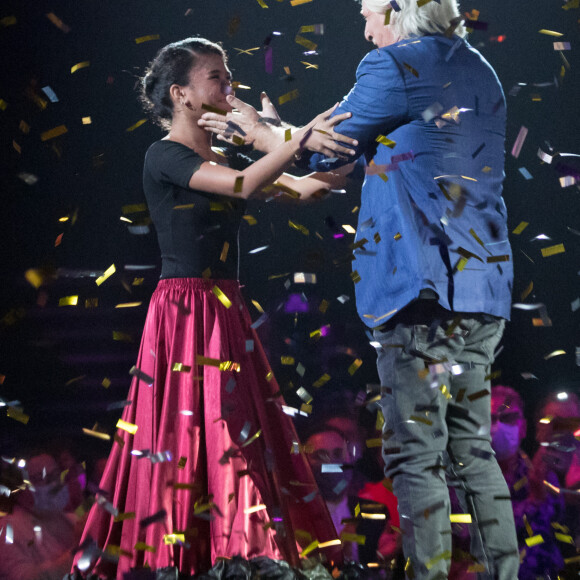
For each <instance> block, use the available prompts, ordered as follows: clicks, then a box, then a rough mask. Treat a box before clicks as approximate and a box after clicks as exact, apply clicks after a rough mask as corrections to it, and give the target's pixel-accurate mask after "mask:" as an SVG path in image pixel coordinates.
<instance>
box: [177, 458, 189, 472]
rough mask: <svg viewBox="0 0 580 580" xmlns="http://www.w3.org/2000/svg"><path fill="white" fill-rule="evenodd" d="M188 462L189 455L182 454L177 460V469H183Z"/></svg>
mask: <svg viewBox="0 0 580 580" xmlns="http://www.w3.org/2000/svg"><path fill="white" fill-rule="evenodd" d="M186 463H187V457H184V456H181V457H180V458H179V461H178V462H177V469H183V468H184V467H185V464H186Z"/></svg>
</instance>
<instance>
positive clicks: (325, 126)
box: [304, 103, 358, 159]
mask: <svg viewBox="0 0 580 580" xmlns="http://www.w3.org/2000/svg"><path fill="white" fill-rule="evenodd" d="M336 107H338V103H336V105H334V106H333V107H330V109H328V110H326V111H324V112H323V113H320V115H317V116H316V117H314V119H312V121H310V123H308V125H307V128H310V129H312V133H311V134H310V136H309V137H308V139H307V140H306V141H305V143H304V148H305V149H308V150H309V151H314V152H315V153H322V155H324V156H326V157H338V158H340V159H346V158H347V157H349V156H352V155H355V153H356V151H354V149H351V148H350V147H356V146H357V145H358V142H357V141H356V139H351V138H350V137H346V136H345V135H341V134H340V133H337V132H336V131H335V130H334V128H335V127H336V126H337V125H339V124H340V123H342V121H344V120H345V119H348V118H350V117H351V116H352V113H341V114H340V115H335V116H334V117H331V115H332V113H334V111H335V110H336ZM338 141H340V142H342V143H345V144H346V145H347V146H346V147H345V146H343V145H341V144H340V143H338Z"/></svg>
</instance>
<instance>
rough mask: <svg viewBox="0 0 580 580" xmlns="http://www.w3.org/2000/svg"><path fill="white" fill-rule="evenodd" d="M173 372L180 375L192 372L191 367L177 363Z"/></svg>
mask: <svg viewBox="0 0 580 580" xmlns="http://www.w3.org/2000/svg"><path fill="white" fill-rule="evenodd" d="M171 370H172V371H176V372H179V373H188V372H190V371H191V367H190V366H187V365H184V364H183V363H178V362H176V363H173V366H172V367H171Z"/></svg>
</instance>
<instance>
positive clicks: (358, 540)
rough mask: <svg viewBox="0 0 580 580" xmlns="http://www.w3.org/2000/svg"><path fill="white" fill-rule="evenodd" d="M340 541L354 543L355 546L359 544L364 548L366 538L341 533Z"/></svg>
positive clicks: (359, 535)
mask: <svg viewBox="0 0 580 580" xmlns="http://www.w3.org/2000/svg"><path fill="white" fill-rule="evenodd" d="M340 539H341V540H342V541H343V542H354V543H356V544H360V545H361V546H364V545H365V542H366V536H363V535H361V534H351V533H349V532H342V534H340Z"/></svg>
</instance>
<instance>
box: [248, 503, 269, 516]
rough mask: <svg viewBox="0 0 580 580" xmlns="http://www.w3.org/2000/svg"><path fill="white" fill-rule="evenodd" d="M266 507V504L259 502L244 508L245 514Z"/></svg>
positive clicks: (253, 512)
mask: <svg viewBox="0 0 580 580" xmlns="http://www.w3.org/2000/svg"><path fill="white" fill-rule="evenodd" d="M265 509H266V504H264V503H259V504H258V505H253V506H251V507H247V508H244V513H245V514H255V513H256V512H260V511H262V510H265Z"/></svg>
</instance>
